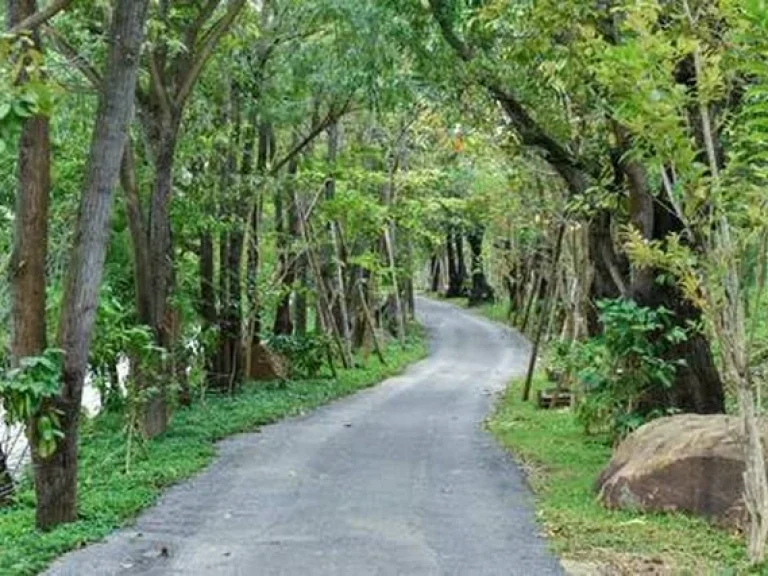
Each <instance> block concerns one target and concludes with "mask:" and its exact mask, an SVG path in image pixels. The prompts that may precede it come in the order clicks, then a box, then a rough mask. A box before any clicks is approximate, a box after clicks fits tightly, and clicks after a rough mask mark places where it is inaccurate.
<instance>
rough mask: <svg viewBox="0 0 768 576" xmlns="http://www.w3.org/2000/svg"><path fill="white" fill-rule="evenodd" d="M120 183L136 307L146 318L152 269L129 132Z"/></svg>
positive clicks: (141, 316) (150, 304)
mask: <svg viewBox="0 0 768 576" xmlns="http://www.w3.org/2000/svg"><path fill="white" fill-rule="evenodd" d="M120 184H121V186H122V188H123V192H124V193H125V212H126V215H127V219H128V228H129V229H130V232H131V243H132V245H133V270H134V278H135V286H136V288H135V289H136V310H137V313H138V316H139V319H140V320H142V321H146V320H147V319H148V318H149V314H150V309H151V308H152V302H151V295H152V284H151V282H152V281H151V272H152V268H151V265H150V262H149V246H148V245H147V230H146V226H145V225H144V214H143V213H142V211H141V198H140V197H139V187H138V184H137V182H136V164H135V159H134V152H133V142H132V141H131V138H130V134H129V135H128V137H127V140H126V143H125V151H124V152H123V161H122V164H121V165H120Z"/></svg>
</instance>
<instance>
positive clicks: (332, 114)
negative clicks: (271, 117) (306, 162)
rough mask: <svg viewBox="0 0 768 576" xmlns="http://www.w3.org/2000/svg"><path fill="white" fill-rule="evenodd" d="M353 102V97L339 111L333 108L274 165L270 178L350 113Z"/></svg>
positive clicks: (270, 171)
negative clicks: (324, 131)
mask: <svg viewBox="0 0 768 576" xmlns="http://www.w3.org/2000/svg"><path fill="white" fill-rule="evenodd" d="M351 102H352V97H351V96H350V97H349V98H348V99H347V101H346V102H345V103H344V105H343V106H342V107H341V108H340V109H339V110H338V111H336V110H334V109H333V108H331V109H330V110H329V111H328V114H326V115H325V118H323V120H322V121H321V122H318V123H317V124H316V125H315V126H314V128H312V130H310V131H309V134H307V135H306V136H305V137H304V138H302V139H301V141H299V142H298V143H297V144H296V145H295V146H294V147H293V148H291V149H290V150H289V151H288V153H287V154H286V155H285V156H283V157H282V158H281V159H280V160H279V161H278V162H276V163H275V164H274V166H272V168H271V169H270V170H269V176H277V174H278V172H280V170H281V169H282V167H283V166H285V165H286V164H288V162H290V161H291V159H292V158H294V157H295V156H296V155H297V154H299V153H301V151H302V150H304V148H306V147H307V146H308V145H309V144H310V143H311V142H312V141H313V140H314V139H315V138H317V137H318V136H319V135H320V133H321V132H322V131H323V130H325V129H326V128H328V126H330V125H331V124H333V123H334V122H335V121H336V120H338V119H339V118H341V117H342V116H344V115H345V114H346V113H347V112H349V105H350V103H351Z"/></svg>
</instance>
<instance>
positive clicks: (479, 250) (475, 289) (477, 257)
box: [467, 225, 494, 306]
mask: <svg viewBox="0 0 768 576" xmlns="http://www.w3.org/2000/svg"><path fill="white" fill-rule="evenodd" d="M484 235H485V227H484V226H482V225H477V226H475V227H474V228H473V229H472V231H471V232H470V233H469V234H467V241H468V242H469V247H470V249H471V251H472V288H471V289H470V292H469V305H470V306H478V305H480V304H484V303H486V302H493V300H494V296H493V288H491V286H490V284H488V280H487V279H486V277H485V270H484V266H483V236H484Z"/></svg>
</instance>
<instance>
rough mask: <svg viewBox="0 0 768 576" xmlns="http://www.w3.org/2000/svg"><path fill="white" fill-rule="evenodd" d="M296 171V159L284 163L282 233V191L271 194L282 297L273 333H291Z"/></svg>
mask: <svg viewBox="0 0 768 576" xmlns="http://www.w3.org/2000/svg"><path fill="white" fill-rule="evenodd" d="M297 171H298V160H297V159H296V158H294V159H292V160H291V161H290V162H289V163H288V182H287V187H288V189H287V195H286V196H287V198H288V201H289V206H288V210H287V212H288V214H287V216H288V226H287V230H286V225H285V217H284V215H283V213H284V211H285V210H284V206H283V195H284V193H285V192H286V191H284V190H282V189H279V190H277V191H276V192H275V232H276V234H277V243H278V252H279V254H278V257H279V259H280V271H281V276H282V278H283V281H282V284H283V288H282V290H283V294H282V296H281V298H280V302H278V305H277V311H276V313H275V326H274V332H275V334H283V335H290V334H292V333H293V320H292V319H291V295H292V293H293V284H294V283H295V282H296V254H295V253H294V252H293V250H291V249H289V245H290V244H292V242H293V238H294V236H295V235H296V232H297V224H298V222H297V220H298V218H297V215H296V207H295V206H293V199H295V197H296V190H295V188H296V173H297Z"/></svg>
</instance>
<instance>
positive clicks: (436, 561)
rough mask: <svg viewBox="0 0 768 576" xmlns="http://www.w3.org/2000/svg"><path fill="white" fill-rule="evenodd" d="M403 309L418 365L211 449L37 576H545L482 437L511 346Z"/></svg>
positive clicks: (517, 476)
mask: <svg viewBox="0 0 768 576" xmlns="http://www.w3.org/2000/svg"><path fill="white" fill-rule="evenodd" d="M419 306H420V315H421V320H422V322H423V323H424V324H425V325H426V326H427V328H428V329H429V330H430V333H431V337H432V353H431V355H430V357H429V358H428V359H427V360H425V361H423V362H421V363H419V364H416V365H414V366H413V367H411V368H410V369H409V370H408V371H407V372H406V373H405V374H403V375H402V376H399V377H396V378H392V379H391V380H388V381H386V382H385V383H383V384H381V385H380V386H378V387H376V388H374V389H371V390H368V391H365V392H362V393H360V394H357V395H356V396H354V397H350V398H347V399H345V400H342V401H339V402H336V403H335V404H332V405H330V406H327V407H325V408H322V409H320V410H317V411H315V412H313V413H312V414H310V415H308V416H304V417H301V418H294V419H289V420H285V421H283V422H281V423H279V424H276V425H273V426H269V427H266V428H264V429H263V430H262V431H261V433H256V434H246V435H241V436H237V437H234V438H232V439H229V440H227V441H224V442H222V443H221V444H220V446H219V448H220V456H219V457H218V459H217V460H216V463H215V464H214V465H213V466H212V467H211V468H209V469H208V470H207V471H206V472H204V473H202V474H201V475H199V476H197V477H196V478H195V479H193V480H191V481H189V482H185V483H183V484H180V485H178V486H176V487H174V488H173V489H171V490H169V491H168V492H167V493H166V495H165V496H164V497H163V498H162V499H161V501H160V502H159V503H158V505H156V506H155V507H153V508H151V509H150V510H148V511H147V512H145V513H144V514H142V515H141V516H140V517H139V519H138V520H137V522H136V524H135V525H134V526H133V527H132V528H130V529H126V530H123V531H121V532H118V533H116V534H115V535H113V536H112V537H111V538H110V539H108V540H107V541H106V542H105V543H103V544H97V545H94V546H91V547H89V548H86V549H83V550H80V551H77V552H73V553H71V554H69V555H67V556H65V557H64V558H62V559H61V560H59V561H58V562H57V563H56V564H54V565H53V566H52V568H51V569H50V571H49V574H52V575H57V576H61V575H66V576H81V575H89V576H97V575H98V576H100V575H111V574H125V575H133V574H144V575H157V576H160V575H182V574H183V575H199V576H208V575H215V576H218V575H222V576H223V575H228V576H229V575H232V576H235V575H237V576H251V575H253V576H260V575H264V576H268V575H269V576H271V575H275V576H276V575H285V576H315V575H316V576H367V575H380V576H395V575H398V576H401V575H403V576H410V575H414V576H416V575H446V576H447V575H457V576H464V575H466V576H496V575H498V576H509V575H518V574H519V575H526V576H528V575H532V576H539V575H546V574H561V573H562V571H561V568H560V565H559V563H558V562H557V560H556V559H555V558H554V556H553V555H551V554H550V553H549V552H548V551H547V548H546V544H545V542H544V541H543V540H542V539H541V538H540V537H539V536H538V535H537V526H536V525H535V522H534V517H533V511H532V507H531V497H530V494H529V491H528V489H527V487H526V486H525V483H524V480H523V478H522V476H521V473H520V471H519V470H518V468H517V467H516V466H515V465H514V464H513V463H512V462H511V461H510V459H509V458H508V457H507V456H506V455H505V454H504V453H503V452H502V450H501V449H500V448H498V447H497V446H496V444H495V443H494V440H493V439H492V438H491V437H490V435H489V434H488V433H487V432H485V431H484V430H483V428H482V420H483V419H484V417H485V416H486V415H487V413H488V411H489V410H490V408H491V402H492V396H491V395H492V393H493V392H495V391H497V390H500V389H501V388H502V387H503V385H504V383H505V382H506V381H508V380H509V378H510V377H511V376H513V375H515V374H520V373H521V372H522V371H523V370H524V368H525V363H526V360H527V357H528V352H529V348H528V345H527V343H526V342H525V341H524V340H523V339H522V338H521V337H519V336H517V335H515V334H513V333H512V332H509V331H506V330H504V329H503V328H500V327H498V326H495V325H492V324H490V323H488V322H486V321H484V320H480V319H478V318H476V317H474V316H473V315H471V314H468V313H466V312H464V311H461V310H458V309H456V308H454V307H452V306H450V305H448V304H443V303H437V302H432V301H427V300H420V301H419Z"/></svg>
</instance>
